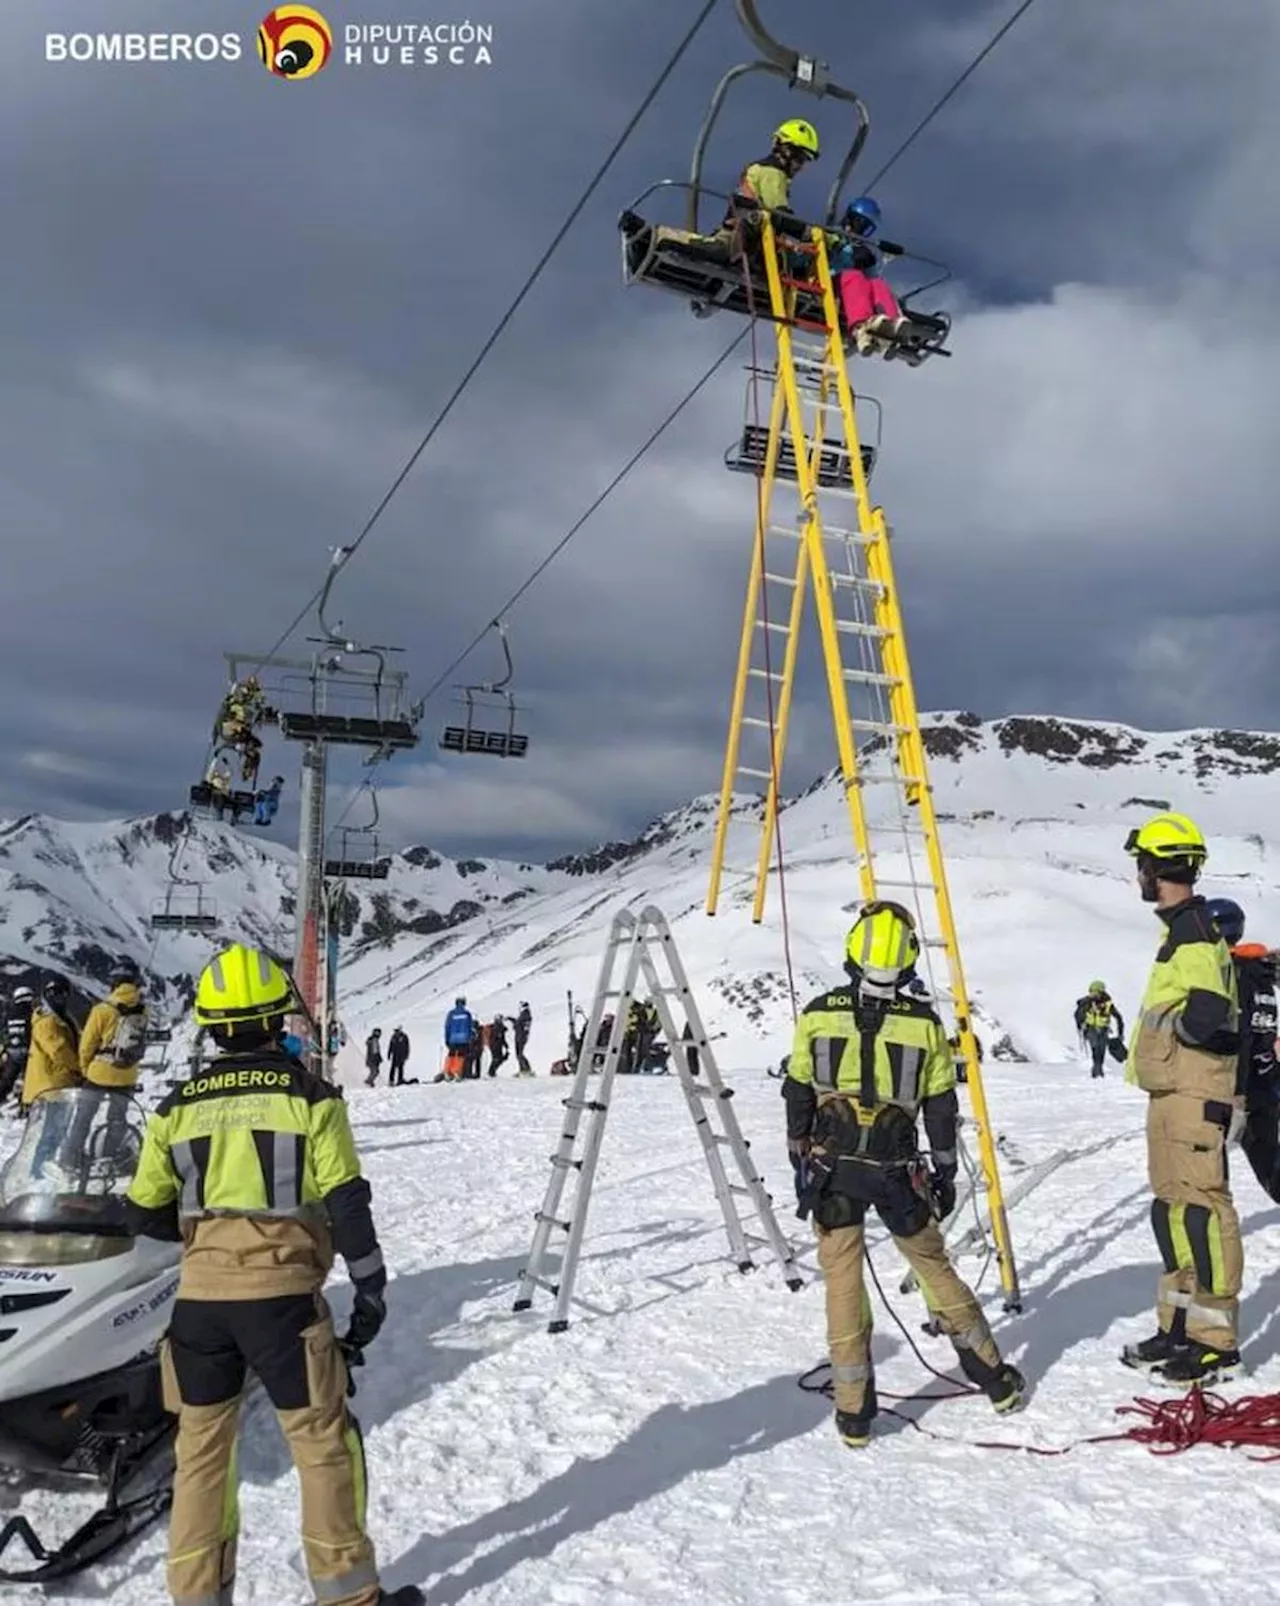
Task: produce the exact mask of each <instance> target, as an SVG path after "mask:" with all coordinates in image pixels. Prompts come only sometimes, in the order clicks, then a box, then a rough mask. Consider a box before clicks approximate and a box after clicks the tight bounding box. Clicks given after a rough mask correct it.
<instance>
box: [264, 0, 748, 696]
mask: <svg viewBox="0 0 1280 1606" xmlns="http://www.w3.org/2000/svg"><path fill="white" fill-rule="evenodd" d="M718 4H719V0H705V3H704V4H703V6H702V9H701V10H700V11H699V13H698V15H697V17H696V18H695V19H694V21H693V23H692V25H691V26H690V28H689V30H688V32H687V33H686V34H685V36H684V38H683V39H682V40H681V41H680V43H679V45H677V47H676V49H675V52H674V54H673V55H672V56H671V57H670V59H669V60H668V62H667V64H666V66H665V67H663V69H662V71H661V72H660V73H659V74H658V76H657V78H656V79H655V80H654V82H653V84H652V86H651V87H650V89H649V91H648V93H647V94H646V95H645V97H644V99H643V100H642V101H641V102H640V104H639V106H638V107H637V108H636V110H635V111H634V112H633V113H632V115H631V117H630V119H629V120H628V122H627V124H626V126H625V127H624V128H623V130H622V132H621V134H619V135H618V137H617V139H616V140H615V141H614V143H613V145H612V146H611V148H610V150H609V153H608V155H607V156H606V157H605V159H604V161H603V162H601V164H600V166H599V167H598V168H597V169H596V171H595V173H594V175H593V176H592V178H591V180H590V182H589V183H588V184H587V187H586V188H585V189H584V190H583V192H582V194H581V195H580V196H579V197H578V199H577V201H575V202H574V204H573V207H572V208H571V209H570V211H569V214H568V216H567V217H566V218H565V220H564V222H563V223H562V224H561V225H560V227H559V228H558V229H557V230H556V232H555V234H554V235H553V236H552V239H551V243H550V244H549V245H548V246H547V248H546V250H545V251H544V252H543V253H542V255H541V256H540V257H539V258H538V260H537V262H536V263H535V264H534V267H533V270H532V271H531V272H530V274H529V276H528V278H527V279H526V280H525V281H524V283H523V285H521V287H520V289H519V291H518V292H517V293H516V297H515V300H514V301H512V303H511V305H510V306H509V307H508V308H507V310H506V311H505V312H504V313H503V315H502V317H501V318H500V319H499V320H498V322H497V323H496V324H495V325H494V328H493V331H492V333H491V334H490V335H489V337H488V339H487V340H486V341H485V343H484V344H483V345H482V346H481V348H480V350H479V351H478V352H477V353H476V356H475V357H474V358H473V360H472V362H471V365H470V367H469V368H468V369H467V371H466V372H465V373H464V374H463V376H462V378H461V379H460V380H459V381H458V383H457V385H456V386H455V387H454V389H453V392H452V393H451V395H450V396H449V399H448V400H447V401H446V402H445V404H444V406H443V407H442V408H441V409H440V411H439V412H438V413H437V414H436V416H435V418H434V420H433V421H432V423H431V426H430V428H429V429H428V430H427V432H426V434H425V435H424V436H423V437H422V439H421V441H419V443H418V445H417V446H416V447H415V448H414V450H413V452H412V454H411V456H410V457H409V459H408V461H407V462H406V463H405V465H404V467H403V468H402V469H401V470H400V472H399V473H398V474H397V475H396V477H395V479H394V480H393V481H392V482H391V485H390V488H389V489H388V490H387V492H386V494H385V495H384V496H383V498H382V500H381V501H380V502H379V503H378V505H377V506H376V507H375V508H374V510H373V512H372V513H371V514H370V515H369V517H368V519H367V520H366V521H365V524H364V527H363V529H362V530H361V531H360V533H359V535H357V536H356V538H355V540H354V541H353V542H352V543H351V545H350V546H349V547H348V548H347V550H346V555H345V556H344V558H343V560H342V561H343V565H344V566H345V565H346V564H347V563H349V562H350V561H351V559H352V558H353V557H354V556H355V554H356V552H357V551H358V550H359V549H360V547H361V546H362V545H363V544H364V541H365V539H366V538H367V537H368V535H369V534H370V532H371V531H372V530H373V528H374V526H375V525H376V524H377V522H378V520H379V519H380V518H381V517H382V515H383V514H384V513H385V512H386V510H387V508H388V507H389V506H390V505H391V502H392V500H393V499H394V497H395V495H396V493H397V492H398V491H399V490H400V488H401V486H402V485H403V484H404V483H405V481H406V480H407V479H408V478H409V475H410V474H411V473H412V472H413V470H414V468H416V466H417V464H418V460H419V458H421V456H422V454H423V453H424V452H425V451H426V449H427V447H428V446H430V444H431V442H432V441H433V440H434V439H435V437H436V435H437V434H438V433H439V431H440V428H441V426H442V425H443V424H444V422H445V420H446V419H447V418H448V417H449V414H450V413H451V412H452V411H453V409H454V407H455V406H456V405H457V403H458V402H459V401H460V400H461V398H462V395H463V393H464V392H465V390H466V389H467V387H468V385H470V383H471V381H472V380H473V379H474V378H475V376H476V374H477V373H479V371H480V369H481V367H482V366H483V364H484V362H485V359H486V358H487V357H488V355H489V353H490V352H491V351H492V350H493V348H494V347H495V346H496V345H497V343H498V341H499V340H500V339H501V338H502V336H503V334H504V333H505V332H506V329H507V326H508V324H510V322H511V320H512V319H513V318H514V317H515V315H516V313H517V312H518V311H519V310H520V308H521V306H522V305H523V304H524V302H525V300H526V298H527V297H528V295H529V293H530V291H531V290H532V289H533V287H534V286H535V285H536V284H537V282H538V280H539V279H540V278H541V277H542V273H543V270H544V269H545V268H546V266H547V264H548V263H549V262H550V261H551V258H552V257H553V256H554V255H555V253H556V251H557V250H558V249H559V248H560V245H561V243H562V242H563V240H564V238H565V236H566V235H567V234H568V233H569V230H570V229H571V228H572V227H573V225H574V224H575V223H576V222H577V221H578V218H579V216H580V215H581V214H582V212H583V210H584V209H585V207H586V205H587V203H588V201H590V199H591V197H592V196H593V195H594V194H595V192H596V190H597V189H598V188H599V187H600V185H601V183H602V182H603V180H604V178H605V176H606V175H607V174H608V172H609V169H610V168H611V167H612V166H613V164H614V162H615V161H616V160H617V158H618V156H619V155H620V154H621V152H622V148H623V146H624V145H626V143H627V141H628V140H629V139H630V138H631V136H632V134H633V133H634V132H635V130H636V128H637V127H638V126H639V123H640V121H641V119H642V118H643V117H644V114H645V113H646V112H647V111H648V110H649V107H650V106H651V105H652V104H653V102H654V101H655V100H656V99H657V98H658V95H659V93H660V92H661V90H662V88H663V87H664V85H665V84H666V82H667V79H668V78H670V76H671V74H672V73H673V72H674V71H675V70H676V67H677V66H678V65H679V64H680V62H681V60H682V59H683V57H684V54H685V52H686V51H687V50H688V48H689V46H690V45H691V44H692V43H693V41H694V40H695V38H697V36H698V34H699V32H700V31H701V29H702V26H703V24H704V23H705V22H706V21H707V19H708V17H710V15H711V13H712V12H713V11H714V10H715V8H716V6H717V5H718ZM322 595H323V587H320V588H318V589H317V590H316V592H315V594H314V595H313V596H311V597H310V598H308V600H307V602H306V603H305V605H304V606H303V607H302V608H301V610H300V611H299V612H298V614H297V616H296V617H295V618H294V619H293V620H292V622H291V623H290V624H289V626H288V627H287V629H285V630H284V631H283V632H282V634H281V635H280V636H279V638H278V639H277V640H276V642H275V644H274V645H273V646H272V647H271V648H270V650H269V651H268V652H266V653H265V654H264V655H263V658H262V661H261V663H260V664H259V666H258V667H259V668H261V667H262V664H265V662H266V660H267V659H268V658H273V657H274V656H275V655H276V653H278V652H279V651H280V649H281V647H283V646H284V644H285V642H287V641H288V639H289V638H290V636H292V635H293V633H294V631H295V630H297V629H298V627H299V626H300V625H302V624H303V623H304V622H305V621H306V620H307V618H308V617H309V616H310V614H311V612H312V610H313V609H314V608H315V606H316V604H317V602H319V600H320V598H321V596H322Z"/></svg>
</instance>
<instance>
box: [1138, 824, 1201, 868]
mask: <svg viewBox="0 0 1280 1606" xmlns="http://www.w3.org/2000/svg"><path fill="white" fill-rule="evenodd" d="M1124 850H1125V852H1126V853H1131V854H1132V855H1133V857H1134V858H1135V859H1140V858H1142V857H1143V856H1144V855H1145V856H1146V857H1147V858H1151V859H1190V860H1191V861H1192V862H1193V863H1197V864H1203V863H1204V861H1205V860H1206V859H1207V858H1208V857H1209V848H1208V845H1207V844H1206V842H1205V839H1204V835H1203V833H1202V832H1201V830H1200V827H1199V826H1198V825H1197V824H1196V822H1195V821H1194V820H1191V819H1188V818H1187V816H1186V815H1185V814H1157V815H1156V816H1155V817H1154V819H1150V820H1148V821H1147V823H1146V824H1145V825H1140V826H1138V827H1137V829H1136V830H1133V831H1130V832H1129V835H1128V837H1127V838H1126V839H1125V844H1124Z"/></svg>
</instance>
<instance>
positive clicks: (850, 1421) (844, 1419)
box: [836, 1378, 880, 1450]
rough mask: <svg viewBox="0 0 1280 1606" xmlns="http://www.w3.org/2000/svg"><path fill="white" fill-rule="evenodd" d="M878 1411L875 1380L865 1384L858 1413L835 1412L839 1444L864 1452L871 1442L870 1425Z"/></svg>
mask: <svg viewBox="0 0 1280 1606" xmlns="http://www.w3.org/2000/svg"><path fill="white" fill-rule="evenodd" d="M879 1410H880V1406H879V1403H878V1401H877V1400H876V1384H875V1379H874V1378H872V1380H871V1381H870V1382H869V1383H868V1384H867V1392H866V1394H865V1395H864V1396H863V1399H862V1409H861V1410H860V1411H837V1412H836V1432H837V1433H838V1434H839V1435H840V1442H841V1443H842V1444H843V1445H844V1446H845V1447H846V1449H849V1450H864V1449H866V1447H867V1445H868V1444H869V1443H870V1442H871V1424H872V1422H873V1421H874V1420H875V1418H876V1415H877V1413H878V1412H879Z"/></svg>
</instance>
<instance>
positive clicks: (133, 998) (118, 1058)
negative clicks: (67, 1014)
mask: <svg viewBox="0 0 1280 1606" xmlns="http://www.w3.org/2000/svg"><path fill="white" fill-rule="evenodd" d="M107 981H108V983H109V984H110V987H111V992H110V994H109V996H108V997H106V998H104V999H103V1000H102V1002H101V1003H98V1004H95V1005H94V1006H93V1008H92V1009H91V1010H90V1011H89V1018H88V1020H87V1021H85V1023H84V1031H83V1032H82V1033H81V1035H80V1070H81V1071H82V1072H83V1074H84V1079H85V1081H86V1082H88V1083H89V1085H90V1086H91V1087H105V1088H110V1089H111V1090H112V1091H113V1092H121V1091H125V1092H127V1091H129V1090H130V1089H131V1088H133V1087H135V1086H136V1085H137V1081H138V1066H139V1065H140V1064H141V1063H142V1056H143V1055H144V1054H145V1053H146V1048H147V1006H146V1003H145V1001H144V1000H143V997H142V987H141V982H142V972H141V971H140V970H139V969H138V967H137V965H136V964H135V963H134V962H133V960H132V959H129V958H127V957H125V958H121V959H119V960H117V961H116V963H115V964H114V965H113V966H112V968H111V973H110V975H109V976H108V977H107Z"/></svg>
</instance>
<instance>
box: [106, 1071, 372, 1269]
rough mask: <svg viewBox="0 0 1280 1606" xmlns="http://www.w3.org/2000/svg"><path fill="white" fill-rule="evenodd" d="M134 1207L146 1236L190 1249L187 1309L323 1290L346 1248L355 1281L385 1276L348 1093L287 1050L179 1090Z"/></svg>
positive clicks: (146, 1144)
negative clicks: (206, 1302)
mask: <svg viewBox="0 0 1280 1606" xmlns="http://www.w3.org/2000/svg"><path fill="white" fill-rule="evenodd" d="M128 1205H129V1214H130V1217H131V1222H132V1225H133V1227H134V1230H135V1231H137V1232H140V1233H144V1234H146V1235H148V1236H150V1237H158V1238H173V1239H176V1238H181V1239H182V1241H183V1243H184V1245H185V1250H184V1254H183V1258H182V1274H181V1282H180V1284H179V1289H178V1294H179V1297H180V1298H183V1299H214V1300H223V1299H267V1298H275V1297H278V1296H280V1295H284V1294H297V1293H313V1292H318V1291H319V1289H320V1288H321V1287H322V1286H323V1284H324V1280H325V1278H326V1276H327V1275H328V1273H329V1269H330V1267H331V1266H332V1264H333V1257H334V1251H335V1250H336V1251H337V1253H338V1254H340V1255H341V1256H342V1258H343V1259H344V1260H345V1261H346V1263H347V1270H348V1271H349V1272H350V1273H351V1276H352V1278H353V1279H356V1278H365V1277H371V1276H376V1275H377V1274H378V1273H380V1272H381V1271H382V1269H383V1262H382V1253H381V1250H380V1249H379V1247H378V1238H377V1233H376V1232H375V1230H374V1225H373V1216H372V1212H371V1209H370V1192H369V1184H368V1183H367V1182H366V1181H365V1179H364V1177H363V1176H362V1175H361V1173H360V1160H359V1156H358V1155H357V1153H356V1147H355V1141H354V1139H353V1138H352V1135H351V1124H350V1121H349V1120H348V1118H347V1107H346V1105H345V1104H344V1103H343V1100H342V1093H341V1090H340V1089H339V1088H336V1087H333V1086H331V1085H330V1084H329V1083H327V1082H322V1081H321V1080H320V1079H319V1078H318V1077H316V1076H313V1075H312V1074H311V1073H310V1072H309V1071H307V1070H306V1069H305V1067H304V1066H303V1065H301V1064H300V1063H299V1062H298V1061H297V1060H295V1059H291V1058H290V1057H289V1056H288V1055H287V1054H285V1053H283V1052H274V1053H264V1054H257V1055H254V1054H228V1055H224V1056H223V1057H221V1058H220V1059H217V1060H215V1061H214V1062H213V1063H212V1064H211V1065H209V1066H208V1067H207V1068H206V1069H205V1070H203V1071H201V1072H200V1074H199V1075H197V1076H194V1077H192V1078H191V1079H190V1080H189V1081H187V1082H184V1083H183V1084H182V1085H181V1086H180V1087H178V1088H175V1089H174V1091H173V1092H172V1093H170V1094H169V1096H168V1097H167V1098H166V1099H164V1100H163V1101H162V1102H161V1104H160V1106H159V1108H158V1109H157V1110H156V1112H155V1114H154V1115H153V1116H152V1117H151V1120H150V1121H149V1122H148V1125H147V1131H146V1136H145V1139H144V1141H143V1145H142V1156H141V1158H140V1160H139V1162H138V1169H137V1173H136V1174H135V1176H134V1179H133V1184H132V1186H131V1187H130V1189H129V1193H128Z"/></svg>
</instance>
